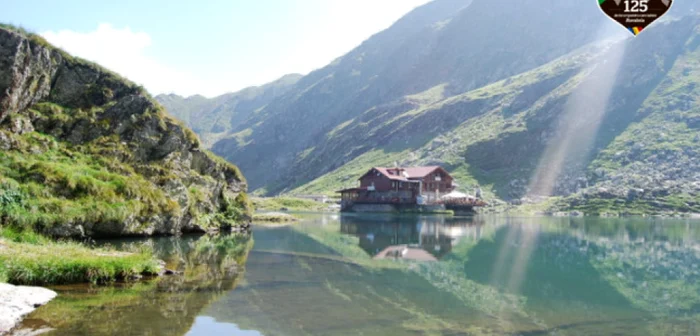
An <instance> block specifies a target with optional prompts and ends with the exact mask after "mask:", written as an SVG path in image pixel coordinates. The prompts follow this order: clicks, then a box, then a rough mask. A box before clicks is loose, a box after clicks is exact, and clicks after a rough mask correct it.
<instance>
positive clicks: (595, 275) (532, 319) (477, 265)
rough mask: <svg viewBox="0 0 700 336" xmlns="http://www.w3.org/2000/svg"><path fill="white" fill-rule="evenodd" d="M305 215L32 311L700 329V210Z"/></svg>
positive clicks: (338, 327) (82, 315)
mask: <svg viewBox="0 0 700 336" xmlns="http://www.w3.org/2000/svg"><path fill="white" fill-rule="evenodd" d="M303 216H304V220H303V221H301V222H300V223H297V224H294V225H291V226H283V227H264V226H258V227H256V228H255V229H254V238H255V245H254V247H253V249H252V250H250V245H251V244H252V242H251V241H249V240H242V241H235V240H233V241H227V240H217V239H212V238H207V237H205V238H204V239H202V238H191V237H184V238H172V239H164V240H151V241H148V242H147V243H148V244H152V246H153V248H154V250H156V251H157V252H158V253H160V254H161V255H162V257H163V258H164V260H166V261H167V262H168V265H169V266H170V267H173V268H177V269H179V270H182V271H184V272H185V273H184V276H182V277H173V278H164V279H161V280H159V281H155V282H146V283H139V284H136V285H128V286H127V285H124V286H118V287H113V288H97V289H96V288H94V287H82V286H81V287H78V288H62V289H61V294H62V295H61V296H60V299H59V300H57V301H56V302H54V303H51V304H49V305H48V306H46V307H44V308H42V309H40V310H39V311H38V312H37V314H34V315H33V316H32V318H35V319H41V320H42V321H44V322H43V323H46V324H49V325H51V326H53V327H55V328H58V330H56V331H55V333H56V334H97V335H100V334H102V335H108V334H113V333H114V332H113V331H114V330H119V331H121V332H120V333H123V334H149V333H150V334H169V335H170V334H185V333H187V334H188V335H193V336H197V335H211V334H231V335H268V336H269V335H356V334H363V335H425V334H434V335H504V334H505V335H609V334H617V335H697V334H699V332H700V329H699V326H700V223H698V222H697V221H696V222H693V221H681V220H676V221H669V220H653V219H599V218H517V217H478V216H477V217H464V218H454V217H441V216H423V217H420V216H419V217H409V216H379V215H371V216H369V215H367V216H360V215H349V216H346V215H342V216H338V215H309V214H306V215H303ZM120 244H122V245H121V246H122V247H124V248H129V246H130V244H143V241H138V242H122V243H120ZM391 249H395V250H391ZM249 250H250V251H249ZM387 250H389V251H394V252H393V254H388V253H384V254H382V253H383V252H387ZM404 250H408V252H406V253H404ZM421 251H422V252H421ZM419 252H420V253H422V254H421V255H420V256H418V257H417V256H416V253H419ZM378 256H383V257H378ZM428 256H429V257H428ZM421 260H422V261H421ZM425 260H430V261H425ZM243 263H245V272H243V270H242V269H241V265H243ZM89 293H92V294H89ZM95 294H96V295H95ZM86 316H90V318H86Z"/></svg>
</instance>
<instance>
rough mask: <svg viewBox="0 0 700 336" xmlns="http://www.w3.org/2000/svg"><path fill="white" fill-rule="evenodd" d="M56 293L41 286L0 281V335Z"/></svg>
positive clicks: (8, 330)
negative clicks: (16, 284)
mask: <svg viewBox="0 0 700 336" xmlns="http://www.w3.org/2000/svg"><path fill="white" fill-rule="evenodd" d="M56 295H57V294H56V292H54V291H52V290H50V289H46V288H42V287H27V286H13V285H10V284H6V283H0V335H5V334H7V333H8V332H10V331H11V330H12V329H14V328H15V327H16V326H17V325H18V324H19V323H20V322H22V319H23V318H24V316H26V315H28V314H29V313H31V312H33V311H34V310H35V309H37V308H38V307H40V306H43V305H45V304H47V303H48V302H49V301H51V300H53V299H54V298H55V297H56Z"/></svg>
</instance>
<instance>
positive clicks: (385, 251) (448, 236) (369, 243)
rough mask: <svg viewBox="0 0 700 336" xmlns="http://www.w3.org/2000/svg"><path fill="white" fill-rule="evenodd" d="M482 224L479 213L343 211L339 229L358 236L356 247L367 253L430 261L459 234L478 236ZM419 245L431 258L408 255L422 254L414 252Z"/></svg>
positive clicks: (446, 248)
mask: <svg viewBox="0 0 700 336" xmlns="http://www.w3.org/2000/svg"><path fill="white" fill-rule="evenodd" d="M483 224H484V220H483V219H482V218H479V217H476V218H474V217H463V218H448V217H444V216H440V217H419V216H390V215H386V216H381V215H374V216H361V215H359V216H358V215H355V216H353V215H344V216H342V217H341V218H340V232H341V233H344V234H349V235H353V236H356V237H358V238H359V240H360V244H359V245H360V247H361V248H362V249H363V250H365V251H366V252H367V253H368V254H369V255H370V256H374V257H380V258H384V257H387V258H388V257H394V258H403V259H414V260H423V261H426V260H431V261H432V260H437V259H440V258H442V257H443V256H445V255H447V254H448V253H450V252H451V251H452V245H453V244H455V243H458V242H459V240H460V239H461V238H462V237H465V236H467V237H473V238H476V239H478V238H479V237H480V236H481V228H482V226H483ZM419 249H420V250H422V251H425V252H427V253H428V254H430V255H431V256H433V257H434V258H433V259H430V258H420V257H416V258H411V257H410V256H411V255H412V256H422V255H424V253H419V252H415V251H416V250H419ZM389 252H398V253H393V254H392V253H389ZM402 252H404V253H403V254H402Z"/></svg>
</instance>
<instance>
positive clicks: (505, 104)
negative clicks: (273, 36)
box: [212, 0, 700, 211]
mask: <svg viewBox="0 0 700 336" xmlns="http://www.w3.org/2000/svg"><path fill="white" fill-rule="evenodd" d="M500 4H502V3H501V2H495V3H494V2H493V1H491V2H487V1H480V0H475V1H457V0H454V1H447V0H437V1H434V2H431V3H429V4H428V5H430V6H434V7H419V8H417V9H415V10H414V11H413V12H412V13H411V14H410V15H408V16H407V17H406V18H404V19H401V20H399V21H397V23H396V24H395V25H394V26H392V27H391V28H389V29H387V30H385V31H383V32H380V33H378V34H375V35H373V36H372V37H371V38H370V39H368V40H367V41H365V42H363V43H362V44H361V45H360V46H358V48H356V49H354V50H353V51H351V52H349V53H348V54H346V55H344V56H341V57H339V58H338V59H336V60H335V61H334V62H332V63H331V64H330V65H328V66H326V67H324V68H321V69H319V70H316V71H314V72H312V73H310V74H309V75H307V76H305V77H303V78H301V79H300V80H299V81H298V82H297V83H296V84H295V85H294V86H293V87H292V88H290V89H289V91H287V92H286V93H284V94H283V95H280V96H279V97H277V98H275V99H273V100H271V101H270V102H269V104H267V105H266V106H265V107H263V108H261V109H260V110H259V111H257V112H256V113H254V114H251V115H250V117H249V118H247V119H245V120H242V121H241V123H239V124H237V125H233V128H232V130H231V131H230V134H229V135H228V136H225V137H221V138H220V141H216V142H214V143H213V144H212V150H213V151H214V152H215V153H218V154H220V155H222V156H224V157H226V158H227V159H228V160H229V161H232V162H242V164H241V169H243V171H244V172H246V175H247V176H249V178H250V181H251V187H252V188H253V189H255V190H256V193H258V194H264V195H275V194H279V193H327V194H331V193H333V192H334V191H335V190H337V189H340V188H341V187H344V186H348V185H352V184H354V183H355V178H356V177H357V176H359V175H358V174H360V173H361V172H362V171H363V170H366V169H368V168H369V167H370V166H372V165H387V164H389V165H390V164H393V162H400V163H401V164H441V165H444V166H446V168H448V169H449V170H451V171H452V172H453V173H454V174H455V175H456V177H458V179H460V180H461V181H460V182H461V183H460V184H461V185H463V186H464V187H465V188H473V187H476V186H482V187H484V189H485V193H486V195H488V197H492V198H493V199H495V200H497V199H502V200H508V201H511V202H516V203H518V202H530V201H532V200H533V199H535V200H537V199H540V196H545V197H548V196H559V197H571V198H572V199H571V200H568V201H566V202H567V203H565V204H563V203H562V204H560V206H561V207H563V208H567V207H568V208H571V207H581V206H583V207H585V204H586V203H587V202H588V203H590V202H589V201H588V200H586V199H587V197H588V198H590V199H596V200H594V201H596V202H597V198H598V197H599V196H600V197H607V199H609V200H610V199H614V200H615V202H618V203H619V204H618V206H612V205H610V204H607V205H605V208H606V209H607V208H620V206H619V205H622V204H625V202H627V201H628V197H627V193H629V190H632V189H643V188H640V187H632V186H631V185H630V184H629V183H621V184H615V183H613V184H612V186H614V187H615V188H616V189H618V190H616V191H614V192H612V194H610V193H609V194H606V193H605V192H603V193H597V192H592V191H591V190H592V189H591V186H592V185H595V184H596V183H599V182H601V181H600V180H599V177H596V176H597V175H599V174H595V170H596V169H598V168H593V166H591V165H593V163H594V162H599V161H600V160H599V158H597V155H598V154H599V153H602V151H604V150H605V149H606V146H613V145H615V139H616V138H617V137H619V136H622V135H623V134H624V130H625V129H626V128H627V127H629V126H632V125H634V123H635V122H639V120H638V117H639V116H638V115H637V114H636V113H633V112H632V111H636V110H638V109H640V108H642V106H643V103H644V102H645V101H646V100H647V99H648V98H650V95H652V93H653V92H654V89H655V88H656V86H658V85H659V83H662V82H664V80H665V79H666V76H669V75H670V74H671V73H672V71H671V69H672V68H673V66H674V64H675V63H676V62H677V60H678V59H683V58H684V57H685V55H686V54H692V51H691V50H690V49H688V48H687V46H686V45H692V44H693V43H694V42H693V41H694V40H693V37H694V36H695V35H696V34H697V32H696V30H695V23H696V22H695V21H694V20H697V16H696V15H694V14H693V13H694V11H695V10H696V8H697V7H698V5H697V4H695V5H693V4H687V6H674V7H673V8H672V11H671V12H670V13H671V14H672V16H673V17H675V18H673V17H671V16H670V17H669V19H666V20H663V21H664V22H659V23H657V24H655V25H654V26H652V27H650V28H649V29H647V30H645V32H644V33H643V34H641V35H640V36H639V37H637V38H636V39H635V40H631V39H629V38H628V39H627V40H626V41H623V42H621V43H618V44H614V42H615V41H616V40H618V39H613V40H611V41H608V42H604V41H603V40H604V39H606V38H609V37H613V36H612V35H610V34H611V33H613V34H618V33H619V34H625V33H626V32H624V31H623V30H621V29H618V28H619V27H617V26H616V25H615V24H614V23H612V22H611V21H610V20H608V19H607V18H605V17H604V16H603V15H601V14H600V10H599V9H597V8H595V7H594V6H587V5H584V4H580V3H577V2H562V1H558V2H553V1H552V2H547V3H546V4H535V2H533V1H525V2H520V3H517V4H513V5H512V6H510V7H508V8H506V9H504V10H502V11H498V10H496V9H497V8H500V7H499V5H500ZM428 5H426V6H428ZM503 5H505V3H503ZM441 6H442V7H441ZM543 7H544V8H546V9H544V10H543V9H542V8H543ZM426 8H432V9H436V8H437V9H436V11H437V13H438V14H435V15H433V14H430V13H428V12H427V11H424V10H425V9H426ZM440 9H442V10H443V11H440ZM526 14H527V15H526ZM421 15H424V16H421ZM499 15H500V16H499ZM416 17H418V18H419V20H418V21H420V22H421V23H422V24H423V25H422V26H421V25H416V26H411V27H412V30H411V31H408V32H405V33H406V34H405V35H400V36H397V37H395V38H394V39H392V36H393V35H395V34H397V33H396V32H397V31H400V29H396V27H399V26H401V25H409V26H410V23H411V22H412V21H411V19H415V18H416ZM538 17H542V18H543V20H536V18H538ZM572 17H576V18H577V19H581V20H583V21H582V22H589V24H588V26H586V25H581V26H575V27H572V26H571V25H567V24H565V22H566V21H567V20H569V19H571V18H572ZM544 18H551V20H549V21H546V20H544ZM504 21H507V22H509V24H510V25H509V27H511V28H514V27H522V29H520V30H521V31H524V32H525V33H523V34H518V32H520V31H519V30H518V29H513V30H512V32H511V31H506V30H504V29H502V27H501V26H500V25H499V23H502V22H504ZM407 22H408V23H407ZM551 27H557V29H551ZM590 27H595V28H593V29H592V28H590ZM402 32H403V31H402ZM664 34H666V35H665V36H664ZM666 39H669V41H665V40H666ZM384 40H386V41H391V42H393V43H392V44H390V45H389V46H388V48H387V49H382V48H381V47H382V46H383V44H384V43H382V42H384ZM601 41H602V42H601ZM640 41H642V42H640ZM644 43H649V44H650V45H651V44H656V45H658V46H660V47H659V48H666V49H663V50H661V51H659V50H654V49H652V48H650V47H649V46H646V47H645V45H644ZM613 45H616V47H613ZM374 47H376V48H378V49H373V48H374ZM628 47H629V48H632V49H636V50H637V52H638V53H639V54H641V55H650V56H648V57H642V58H640V59H636V58H633V57H629V56H625V55H628V51H626V49H627V48H628ZM610 48H611V49H610ZM609 49H610V50H613V51H610V50H609ZM606 50H607V51H606ZM596 57H598V58H600V59H596ZM608 60H610V61H615V62H617V63H619V66H616V67H612V66H611V65H610V64H608V65H606V63H605V62H607V61H608ZM606 66H607V67H608V68H609V69H610V70H611V71H614V72H615V73H616V74H617V77H619V78H617V77H610V81H608V82H605V83H607V84H606V85H605V87H607V89H605V90H602V89H596V86H595V85H593V84H590V83H593V82H592V81H593V80H595V79H596V78H604V77H605V76H606V74H605V71H600V70H595V69H596V67H600V68H605V67H606ZM689 71H690V70H689ZM586 78H588V79H586ZM620 78H622V79H620ZM625 81H627V83H625ZM587 83H589V84H587ZM629 83H636V84H638V85H637V86H634V85H629ZM596 90H597V91H596ZM577 92H578V93H577ZM581 92H583V93H581ZM586 92H591V93H586ZM593 92H599V96H600V97H599V98H595V97H596V94H593ZM586 95H592V96H591V97H593V98H594V99H589V98H585V97H586ZM607 95H610V96H611V97H613V98H611V99H604V97H605V96H607ZM617 97H622V99H617ZM576 102H578V104H579V105H581V104H583V103H588V102H592V103H594V104H595V106H596V108H594V109H593V110H595V113H594V114H592V115H591V119H593V120H594V121H595V123H597V124H596V125H593V124H591V123H586V122H585V120H583V121H581V120H578V119H577V118H574V117H572V116H575V115H576V114H577V113H574V112H571V111H587V110H586V109H585V108H582V107H580V106H578V107H577V106H575V105H576V104H575V103H576ZM591 113H593V112H591ZM567 115H568V116H567ZM567 118H568V119H567ZM562 120H563V121H562ZM567 120H568V121H567ZM567 122H568V123H570V124H573V125H577V124H581V125H583V126H585V128H584V130H585V132H584V133H586V138H585V139H582V140H583V141H581V144H580V146H579V147H580V148H578V147H576V146H578V145H579V144H578V142H579V140H576V139H569V138H565V137H562V135H561V133H562V131H561V130H560V129H557V127H559V128H561V129H570V130H571V129H575V128H571V127H569V126H567V125H566V124H567ZM557 125H559V126H557ZM567 127H568V128H567ZM564 133H565V132H564ZM557 137H559V139H560V140H563V141H562V143H565V144H567V145H566V146H564V147H561V148H559V149H557V148H558V147H556V146H552V145H550V144H549V143H550V142H556V140H555V139H557ZM591 139H593V140H591ZM476 140H478V141H476ZM590 141H592V142H591V143H588V142H590ZM584 144H585V146H584ZM567 146H568V147H567ZM576 151H579V152H580V153H579V154H577V155H574V156H571V157H566V158H560V157H558V156H552V155H554V154H555V153H558V152H561V153H568V152H576ZM547 155H549V156H547ZM559 156H561V155H559ZM543 157H548V159H546V160H544V161H550V162H552V163H554V166H556V167H555V168H556V169H554V168H552V169H543V168H542V167H541V166H542V165H543V164H546V163H547V162H543V159H542V158H543ZM574 161H576V162H574ZM262 162H264V163H265V164H261V163H262ZM596 164H597V163H596ZM591 168H592V170H591ZM549 170H551V172H548V171H549ZM555 170H556V171H555ZM598 170H599V169H598ZM664 174H665V173H662V175H664ZM552 175H556V176H557V177H556V178H553V177H552ZM692 178H693V177H692V176H690V175H688V174H686V175H685V177H684V178H683V179H681V182H682V183H685V182H688V181H689V180H688V179H692ZM545 180H546V182H543V181H545ZM648 187H649V186H647V190H648ZM604 189H610V187H608V188H604ZM679 190H680V191H679ZM608 191H609V190H608ZM678 192H680V193H681V194H684V195H686V196H683V197H684V199H689V200H691V201H690V203H688V202H685V203H683V204H682V206H679V204H676V205H674V206H672V207H670V208H671V209H682V211H691V210H692V211H700V209H698V208H697V205H696V196H694V195H695V192H696V191H693V190H689V189H682V190H681V189H677V190H676V191H674V192H672V193H678ZM689 192H690V194H689ZM632 193H633V194H634V193H635V192H632ZM613 194H614V196H611V195H613ZM622 194H625V195H624V197H623V195H622ZM640 194H642V195H643V194H645V193H640ZM582 195H583V196H582ZM585 195H592V196H585ZM596 195H597V196H596ZM635 197H636V196H635ZM644 197H647V196H644ZM648 197H649V198H653V197H652V196H648ZM664 197H665V196H664ZM582 199H583V200H582ZM632 199H634V197H632ZM647 201H652V200H651V199H647V200H646V201H644V202H643V203H644V205H643V206H641V207H642V208H643V210H644V211H651V210H654V209H656V210H658V209H659V208H664V207H666V205H663V204H661V205H660V206H658V207H655V206H653V205H652V206H649V204H648V203H649V202H647ZM608 203H609V202H608ZM587 210H589V211H598V210H600V209H597V208H596V209H592V208H591V209H588V208H587ZM656 210H654V211H656ZM601 211H602V210H601Z"/></svg>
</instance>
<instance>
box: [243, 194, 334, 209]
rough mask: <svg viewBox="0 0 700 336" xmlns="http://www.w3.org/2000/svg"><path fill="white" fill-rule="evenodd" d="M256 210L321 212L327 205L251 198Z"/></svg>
mask: <svg viewBox="0 0 700 336" xmlns="http://www.w3.org/2000/svg"><path fill="white" fill-rule="evenodd" d="M252 201H253V206H254V207H255V209H257V210H282V209H287V210H289V211H323V210H326V209H327V208H328V204H326V203H321V202H316V201H313V200H307V199H301V198H294V197H284V196H281V197H270V198H260V197H258V198H253V200H252Z"/></svg>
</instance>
